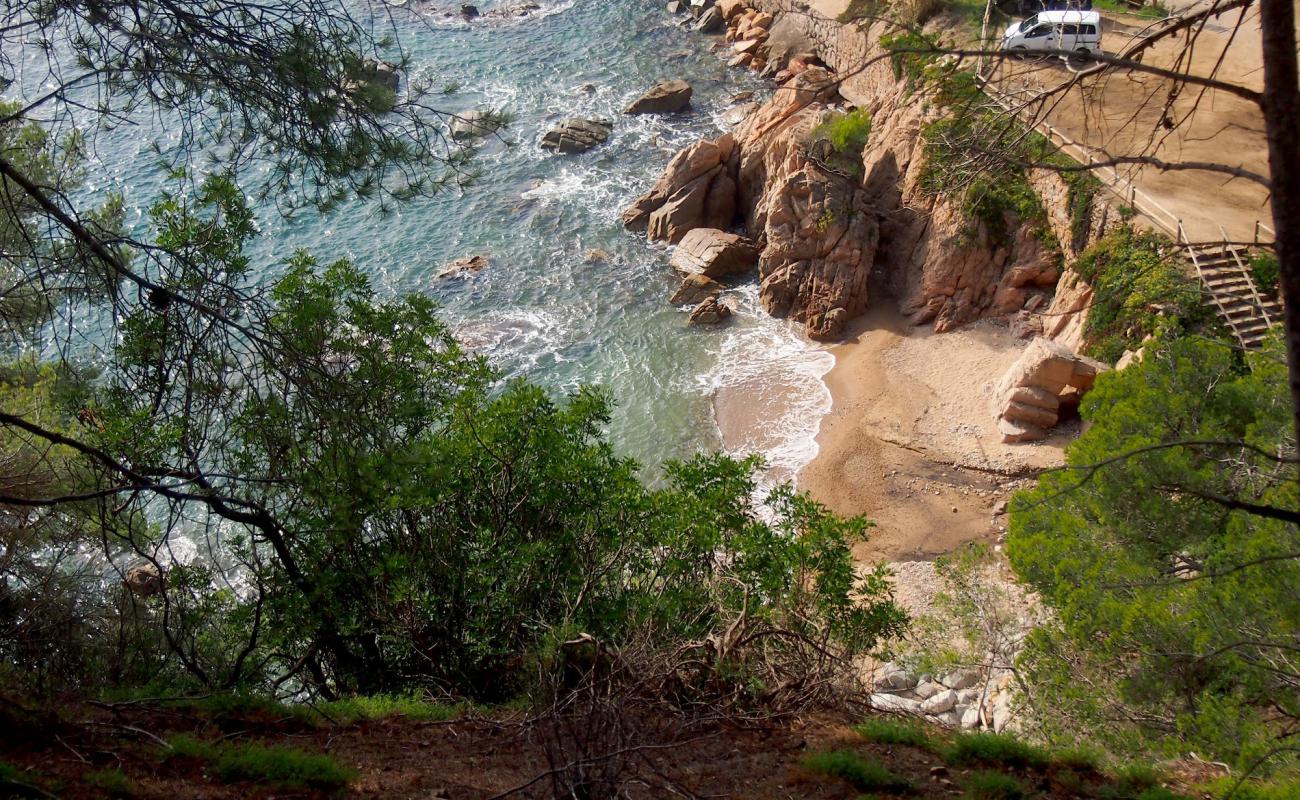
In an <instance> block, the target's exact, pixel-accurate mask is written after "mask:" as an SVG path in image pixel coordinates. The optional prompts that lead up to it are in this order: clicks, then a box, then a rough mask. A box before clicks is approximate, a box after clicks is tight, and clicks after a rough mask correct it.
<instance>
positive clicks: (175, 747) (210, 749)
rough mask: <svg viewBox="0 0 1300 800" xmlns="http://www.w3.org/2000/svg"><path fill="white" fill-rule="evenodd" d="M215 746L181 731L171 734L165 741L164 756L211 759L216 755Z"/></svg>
mask: <svg viewBox="0 0 1300 800" xmlns="http://www.w3.org/2000/svg"><path fill="white" fill-rule="evenodd" d="M216 752H217V750H216V747H215V746H214V745H211V744H208V743H207V742H205V741H203V740H202V739H198V738H196V737H194V736H190V735H189V734H188V733H182V734H179V735H177V736H173V737H172V738H171V739H169V740H168V741H167V752H166V753H164V754H163V755H164V758H169V759H170V758H197V759H202V760H204V761H209V760H211V759H212V758H213V757H214V756H215V755H216Z"/></svg>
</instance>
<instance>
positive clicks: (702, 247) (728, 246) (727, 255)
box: [669, 228, 758, 278]
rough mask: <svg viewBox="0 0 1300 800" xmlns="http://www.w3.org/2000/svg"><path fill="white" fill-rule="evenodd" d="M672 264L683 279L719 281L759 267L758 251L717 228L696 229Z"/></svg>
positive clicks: (744, 241) (681, 247) (734, 235)
mask: <svg viewBox="0 0 1300 800" xmlns="http://www.w3.org/2000/svg"><path fill="white" fill-rule="evenodd" d="M669 263H670V264H672V267H673V269H675V270H677V271H678V272H680V273H682V274H683V275H694V274H696V273H699V274H701V275H706V276H708V277H710V278H718V277H721V276H723V275H734V274H737V273H740V272H748V271H749V270H751V269H753V268H754V267H755V266H756V265H757V264H758V248H756V247H755V246H754V243H753V242H751V241H750V240H749V239H746V238H745V237H744V236H739V235H737V234H734V233H727V232H726V231H720V230H718V229H717V228H693V229H691V230H689V231H687V232H686V235H685V236H683V237H682V240H681V241H680V242H678V244H677V249H676V250H675V251H673V257H672V259H671V260H670V262H669Z"/></svg>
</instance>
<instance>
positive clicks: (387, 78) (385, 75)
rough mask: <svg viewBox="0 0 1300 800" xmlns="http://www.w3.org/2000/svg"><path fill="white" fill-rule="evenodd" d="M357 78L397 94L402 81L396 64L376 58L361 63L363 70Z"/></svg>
mask: <svg viewBox="0 0 1300 800" xmlns="http://www.w3.org/2000/svg"><path fill="white" fill-rule="evenodd" d="M356 78H357V79H358V80H362V81H365V82H366V83H371V84H374V85H376V86H382V87H384V88H385V89H387V90H388V91H390V92H396V91H397V88H398V86H400V85H401V80H402V79H401V74H400V72H399V71H398V67H397V65H396V64H390V63H389V62H387V61H380V60H378V59H374V58H367V59H366V60H364V61H362V62H361V69H360V70H359V71H358V73H357V75H356Z"/></svg>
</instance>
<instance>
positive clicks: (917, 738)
mask: <svg viewBox="0 0 1300 800" xmlns="http://www.w3.org/2000/svg"><path fill="white" fill-rule="evenodd" d="M853 730H855V731H857V733H858V735H859V736H861V737H862V738H864V739H867V740H869V741H872V742H877V743H879V744H902V745H907V746H908V747H919V748H922V749H924V750H931V749H933V748H934V747H935V743H934V741H933V740H932V739H931V738H930V734H929V733H927V732H926V730H925V727H924V726H923V725H921V723H919V722H916V721H914V720H904V719H894V718H892V717H871V718H869V719H866V720H863V721H862V723H861V724H859V725H857V726H856V727H854V728H853Z"/></svg>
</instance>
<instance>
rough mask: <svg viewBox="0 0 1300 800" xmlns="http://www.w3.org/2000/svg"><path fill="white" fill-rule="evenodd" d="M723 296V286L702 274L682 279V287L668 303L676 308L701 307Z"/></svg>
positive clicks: (678, 288)
mask: <svg viewBox="0 0 1300 800" xmlns="http://www.w3.org/2000/svg"><path fill="white" fill-rule="evenodd" d="M720 294H722V284H720V283H718V282H717V281H715V280H713V279H712V278H710V277H708V276H707V275H703V274H700V273H696V274H694V275H687V276H686V277H685V278H682V285H681V286H678V287H677V291H675V292H673V296H672V297H671V298H669V299H668V302H670V303H672V304H673V305H675V306H682V305H692V306H695V305H699V304H700V303H702V302H704V301H705V300H707V299H709V298H710V297H717V296H718V295H720Z"/></svg>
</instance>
